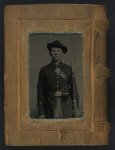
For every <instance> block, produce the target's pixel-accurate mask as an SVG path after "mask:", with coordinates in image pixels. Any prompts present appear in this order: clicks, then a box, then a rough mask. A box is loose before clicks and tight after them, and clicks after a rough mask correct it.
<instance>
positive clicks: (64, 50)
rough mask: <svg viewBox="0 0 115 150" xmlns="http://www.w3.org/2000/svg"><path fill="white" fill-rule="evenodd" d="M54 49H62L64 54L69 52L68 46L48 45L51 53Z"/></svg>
mask: <svg viewBox="0 0 115 150" xmlns="http://www.w3.org/2000/svg"><path fill="white" fill-rule="evenodd" d="M53 47H56V48H61V49H62V51H63V52H64V53H66V52H67V50H68V49H67V47H66V46H59V45H54V44H52V43H48V44H47V48H48V50H49V51H51V49H52V48H53Z"/></svg>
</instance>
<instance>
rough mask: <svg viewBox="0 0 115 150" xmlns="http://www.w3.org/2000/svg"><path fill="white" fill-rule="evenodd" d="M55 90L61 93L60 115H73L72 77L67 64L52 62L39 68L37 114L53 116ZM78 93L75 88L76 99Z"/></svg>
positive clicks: (47, 116)
mask: <svg viewBox="0 0 115 150" xmlns="http://www.w3.org/2000/svg"><path fill="white" fill-rule="evenodd" d="M56 91H60V92H61V93H62V96H61V99H62V100H61V105H62V115H63V116H62V117H63V118H67V117H72V115H73V99H74V91H73V79H72V69H71V67H70V66H69V65H66V64H64V63H62V62H60V63H59V64H58V65H55V64H54V63H53V62H51V63H50V64H48V65H46V66H44V67H42V68H41V69H40V73H39V78H38V84H37V102H38V115H39V116H41V115H45V117H46V118H53V109H54V108H55V107H56V104H57V102H56V97H55V93H56ZM78 99H79V95H78V91H77V88H76V100H77V101H78Z"/></svg>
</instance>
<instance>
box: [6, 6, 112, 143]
mask: <svg viewBox="0 0 115 150" xmlns="http://www.w3.org/2000/svg"><path fill="white" fill-rule="evenodd" d="M14 12H15V13H14ZM70 12H71V13H70ZM107 29H108V19H107V17H106V9H105V7H104V6H99V5H98V6H97V5H77V4H70V5H67V4H44V5H42V4H41V5H22V6H21V5H15V6H7V7H6V8H5V18H4V31H5V36H4V38H5V62H4V63H5V69H4V70H5V72H4V84H5V108H4V109H5V143H6V144H7V145H16V146H17V145H20V146H22V145H25V146H37V145H39V146H40V145H107V144H108V143H109V136H108V135H109V130H110V124H109V122H108V120H107V83H106V81H107V78H108V77H109V75H110V72H109V69H108V68H107V58H106V51H107V49H106V37H107V36H106V31H107ZM76 91H77V92H76ZM41 106H42V107H41ZM41 112H43V113H41Z"/></svg>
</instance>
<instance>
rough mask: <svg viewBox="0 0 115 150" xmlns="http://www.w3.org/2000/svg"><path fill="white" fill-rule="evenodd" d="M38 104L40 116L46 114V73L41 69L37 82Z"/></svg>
mask: <svg viewBox="0 0 115 150" xmlns="http://www.w3.org/2000/svg"><path fill="white" fill-rule="evenodd" d="M37 104H38V117H40V116H42V115H45V112H44V73H43V70H42V69H41V70H40V72H39V77H38V84H37Z"/></svg>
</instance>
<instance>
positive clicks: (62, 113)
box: [29, 33, 83, 119]
mask: <svg viewBox="0 0 115 150" xmlns="http://www.w3.org/2000/svg"><path fill="white" fill-rule="evenodd" d="M29 43H30V45H29V67H30V68H29V82H30V116H31V117H32V118H39V119H43V118H47V119H53V118H54V119H61V118H78V117H82V115H83V110H82V109H83V85H82V84H83V83H82V81H83V80H82V69H83V67H82V34H81V33H71V34H70V33H52V34H51V33H31V34H30V35H29Z"/></svg>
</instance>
